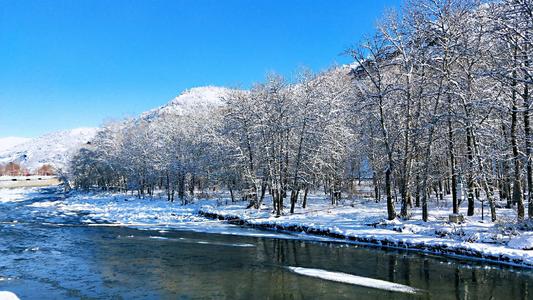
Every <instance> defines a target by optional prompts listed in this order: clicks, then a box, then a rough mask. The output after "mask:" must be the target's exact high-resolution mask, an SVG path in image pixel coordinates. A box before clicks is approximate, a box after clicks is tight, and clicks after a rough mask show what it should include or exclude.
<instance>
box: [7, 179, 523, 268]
mask: <svg viewBox="0 0 533 300" xmlns="http://www.w3.org/2000/svg"><path fill="white" fill-rule="evenodd" d="M17 191H18V192H17ZM31 192H36V190H35V189H20V190H0V199H2V200H1V201H17V200H19V199H20V197H19V196H17V194H20V193H31ZM228 202H229V201H228V200H227V199H226V198H225V197H224V196H221V197H216V198H214V199H210V200H196V201H195V202H194V203H193V204H189V205H185V206H182V205H179V204H178V203H170V202H168V201H166V200H165V199H164V198H161V199H160V198H154V199H150V198H148V199H138V198H136V197H134V196H126V195H121V194H104V193H99V194H87V193H76V192H73V193H71V194H70V195H69V196H68V197H65V198H64V199H62V200H60V201H45V202H38V203H34V204H32V205H33V206H34V207H36V208H37V207H40V208H44V207H46V208H50V209H51V210H56V211H60V212H62V213H65V214H81V215H82V216H83V219H82V222H83V223H85V224H87V225H88V226H129V227H138V228H150V229H153V228H158V229H163V230H164V229H181V228H187V229H190V228H193V229H196V230H199V231H213V232H219V233H225V232H226V231H227V229H226V228H224V229H223V230H218V231H217V228H220V227H221V225H222V224H221V222H220V221H217V220H227V221H230V222H231V223H234V224H239V225H247V226H251V227H256V228H262V229H269V230H276V231H284V232H293V233H297V237H302V238H308V239H313V238H315V237H316V238H320V239H331V240H335V241H342V242H348V243H363V244H369V245H374V246H383V247H393V248H402V249H411V250H415V251H423V252H430V253H436V254H442V255H448V256H456V257H463V258H469V259H484V260H489V261H492V262H497V263H502V264H508V265H516V266H524V267H533V232H528V231H526V230H524V229H527V228H525V227H524V226H523V225H520V224H516V223H515V222H514V220H515V213H514V211H512V210H508V209H499V210H498V214H499V221H498V222H496V223H492V222H490V221H487V220H486V219H485V220H484V221H482V220H481V218H480V217H479V214H480V212H476V213H477V215H478V216H476V217H472V218H466V222H465V223H463V224H453V223H449V222H448V214H449V211H450V208H449V207H446V206H444V205H443V206H442V207H436V206H433V207H431V208H430V215H431V218H430V221H429V222H427V223H426V222H422V221H421V219H420V211H419V210H418V209H415V210H414V211H413V218H412V219H411V220H408V221H404V220H399V219H396V220H394V221H387V220H386V219H385V218H386V212H385V211H386V210H385V208H384V205H385V203H375V202H374V201H369V200H356V201H354V202H353V203H352V201H346V202H345V203H344V204H343V205H339V206H335V207H333V206H331V205H329V204H328V203H327V201H326V200H324V199H323V198H321V197H320V196H313V197H310V199H309V206H308V208H307V209H305V210H304V209H301V208H298V209H297V210H296V213H295V214H292V215H291V214H288V213H287V214H286V215H283V216H281V217H279V218H276V217H274V216H273V215H271V214H270V209H269V208H268V207H267V206H264V207H263V208H262V209H260V210H254V209H246V208H245V206H246V204H247V203H244V202H238V203H235V204H231V203H228ZM227 203H228V204H227ZM267 204H268V203H267ZM287 210H288V209H287ZM464 213H465V214H466V212H464ZM208 219H210V220H208ZM233 234H235V232H233ZM527 249H530V250H527Z"/></svg>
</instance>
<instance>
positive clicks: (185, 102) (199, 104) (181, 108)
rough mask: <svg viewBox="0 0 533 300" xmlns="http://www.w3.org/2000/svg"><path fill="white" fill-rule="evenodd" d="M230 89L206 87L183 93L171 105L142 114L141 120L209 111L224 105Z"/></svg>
mask: <svg viewBox="0 0 533 300" xmlns="http://www.w3.org/2000/svg"><path fill="white" fill-rule="evenodd" d="M229 91H230V89H228V88H224V87H216V86H205V87H196V88H192V89H189V90H186V91H185V92H183V93H181V94H180V95H179V96H177V97H176V98H174V99H173V100H171V101H170V102H169V103H167V104H165V105H163V106H161V107H158V108H155V109H152V110H149V111H147V112H144V113H142V114H141V116H140V117H141V119H144V120H153V119H155V118H157V117H161V116H165V115H175V116H185V115H191V114H195V113H199V112H204V111H208V110H211V109H214V108H218V107H220V106H223V105H224V99H223V98H224V97H225V96H226V95H227V93H228V92H229Z"/></svg>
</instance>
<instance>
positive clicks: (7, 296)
mask: <svg viewBox="0 0 533 300" xmlns="http://www.w3.org/2000/svg"><path fill="white" fill-rule="evenodd" d="M0 300H20V298H19V297H17V295H15V294H14V293H12V292H8V291H0Z"/></svg>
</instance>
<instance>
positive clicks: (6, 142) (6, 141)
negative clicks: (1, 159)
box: [0, 136, 31, 153]
mask: <svg viewBox="0 0 533 300" xmlns="http://www.w3.org/2000/svg"><path fill="white" fill-rule="evenodd" d="M29 140H31V139H30V138H24V137H18V136H8V137H4V138H0V153H1V152H3V151H6V150H8V149H10V148H13V147H15V146H17V145H20V144H23V143H25V142H28V141H29Z"/></svg>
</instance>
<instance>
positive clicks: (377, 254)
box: [0, 188, 533, 299]
mask: <svg viewBox="0 0 533 300" xmlns="http://www.w3.org/2000/svg"><path fill="white" fill-rule="evenodd" d="M30 195H31V196H28V198H27V199H21V200H20V201H16V202H13V201H8V202H6V201H1V200H2V199H0V291H11V292H14V293H16V294H17V295H18V296H19V297H20V298H21V299H102V298H103V299H205V298H208V299H533V271H531V270H524V269H519V268H509V267H500V266H495V265H488V266H487V264H486V263H479V262H478V263H476V262H467V261H461V260H457V259H446V258H441V257H436V256H428V255H421V254H416V253H410V252H409V253H408V252H405V251H391V250H382V249H377V248H368V247H358V246H354V245H344V244H339V243H331V242H316V241H301V240H297V239H294V238H293V237H292V238H291V236H287V235H279V236H278V237H263V236H261V235H262V233H263V232H261V231H257V232H255V231H253V230H250V229H242V231H243V233H245V235H243V236H241V235H235V234H233V235H229V234H214V233H202V232H198V230H197V228H198V226H195V231H192V230H186V228H185V230H183V229H180V230H175V231H159V230H146V229H144V230H139V229H133V228H124V227H113V226H86V225H85V224H83V222H82V221H81V220H82V218H83V215H80V214H63V213H60V212H57V211H54V210H53V209H54V208H53V207H35V205H34V206H30V205H31V204H34V203H36V202H40V201H56V200H60V199H61V197H62V196H61V195H60V194H59V193H58V192H57V190H56V189H52V188H50V189H42V190H40V192H39V193H33V194H30ZM227 226H228V231H231V232H233V233H235V232H239V230H240V229H239V228H236V227H235V226H233V225H227ZM250 233H254V234H255V235H256V236H250ZM294 267H300V268H302V269H295V268H294ZM310 269H318V271H317V270H311V272H306V271H308V270H310ZM295 270H303V272H295ZM328 272H329V273H328ZM331 272H333V273H331ZM309 273H312V274H311V275H313V274H314V275H316V276H308V275H310V274H309ZM328 274H329V275H328ZM345 274H352V275H356V276H358V277H356V278H355V280H352V279H354V278H352V277H350V276H347V275H345ZM323 275H326V276H323ZM332 275H334V276H333V277H335V278H333V279H335V280H338V281H349V282H352V283H342V282H336V281H332V280H326V279H323V278H324V277H326V278H329V279H332V278H331V277H332ZM328 276H329V277H328ZM366 279H379V280H382V281H383V282H381V281H380V282H378V283H385V284H384V285H383V284H377V285H376V287H374V288H373V287H367V286H365V285H375V283H376V282H375V281H372V280H366ZM365 280H366V281H365ZM393 283H396V284H400V285H402V286H400V289H399V290H395V289H394V288H393V289H392V290H393V291H391V287H394V285H393ZM408 287H410V288H408ZM415 289H416V290H415Z"/></svg>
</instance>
